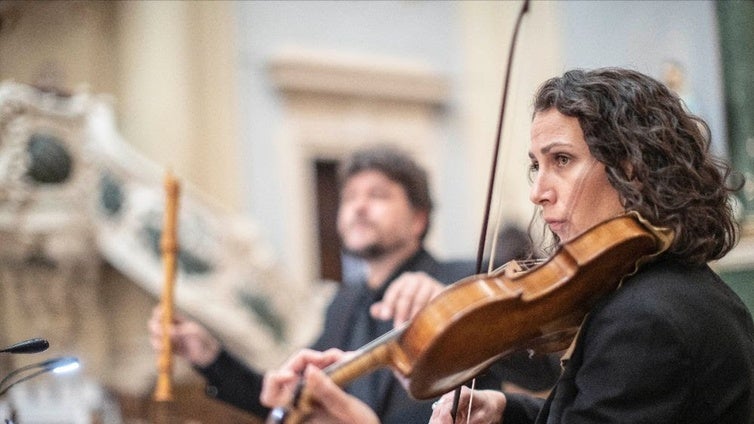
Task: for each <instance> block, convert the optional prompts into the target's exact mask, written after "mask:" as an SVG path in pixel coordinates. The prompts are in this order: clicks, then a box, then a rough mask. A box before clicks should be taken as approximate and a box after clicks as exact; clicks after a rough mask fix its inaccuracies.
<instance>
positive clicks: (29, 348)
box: [0, 338, 50, 353]
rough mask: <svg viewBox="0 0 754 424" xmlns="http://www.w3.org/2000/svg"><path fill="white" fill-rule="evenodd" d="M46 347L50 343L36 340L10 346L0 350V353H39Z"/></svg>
mask: <svg viewBox="0 0 754 424" xmlns="http://www.w3.org/2000/svg"><path fill="white" fill-rule="evenodd" d="M48 347H50V343H49V342H48V341H47V340H45V339H39V338H36V339H29V340H24V341H22V342H18V343H16V344H12V345H10V346H8V347H6V348H5V349H2V350H0V353H39V352H43V351H45V350H47V348H48Z"/></svg>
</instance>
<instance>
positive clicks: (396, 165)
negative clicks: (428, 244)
mask: <svg viewBox="0 0 754 424" xmlns="http://www.w3.org/2000/svg"><path fill="white" fill-rule="evenodd" d="M367 170H376V171H379V172H381V173H383V174H385V176H386V177H388V178H390V179H391V180H393V181H395V182H397V183H398V184H400V185H401V186H402V187H403V190H405V192H406V196H407V197H408V200H409V202H411V206H413V207H414V209H416V210H419V211H425V212H427V226H426V227H425V228H424V232H423V233H422V234H421V239H422V240H423V239H424V237H425V236H426V235H427V232H428V231H429V224H430V221H431V219H430V216H431V214H432V207H433V203H432V196H431V195H430V192H429V181H428V178H427V171H425V170H424V168H422V167H421V166H419V164H417V163H416V162H415V161H414V160H413V159H412V158H411V156H410V155H409V154H408V153H407V152H405V151H403V150H401V149H400V148H398V147H395V146H392V145H390V144H377V145H373V146H368V147H364V148H361V149H360V150H356V151H355V152H353V153H352V154H351V155H350V156H349V157H348V159H346V160H345V161H344V162H343V163H342V164H341V165H340V169H339V180H340V186H341V188H342V187H343V185H344V184H345V182H346V181H348V179H349V178H350V177H351V176H353V175H354V174H357V173H359V172H362V171H367Z"/></svg>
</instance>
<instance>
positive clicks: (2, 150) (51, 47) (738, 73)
mask: <svg viewBox="0 0 754 424" xmlns="http://www.w3.org/2000/svg"><path fill="white" fill-rule="evenodd" d="M521 6H522V2H519V1H513V0H511V1H473V0H468V1H437V2H432V1H409V0H404V1H103V2H92V1H75V0H71V1H0V287H2V292H1V293H2V294H1V295H0V296H1V297H2V300H1V302H2V303H0V307H1V308H2V309H1V310H0V343H2V344H3V345H8V344H10V343H13V342H15V341H18V340H22V339H25V338H31V337H44V338H47V339H49V341H50V345H51V347H50V349H49V353H45V355H47V354H49V355H50V356H59V355H64V354H65V355H69V354H70V355H76V356H78V357H79V358H81V360H82V368H81V370H80V371H79V372H78V374H76V375H73V376H66V377H62V376H61V377H51V376H50V377H44V378H40V379H38V381H34V382H29V383H28V384H25V385H23V386H21V385H19V386H18V387H17V388H14V390H12V391H10V392H9V395H8V396H7V397H6V398H4V399H0V415H2V412H3V408H6V410H10V409H12V410H15V411H16V417H17V421H18V422H20V423H24V422H26V423H28V422H76V423H78V422H82V423H86V422H108V423H109V422H112V423H119V422H151V421H154V417H153V416H152V415H153V414H154V413H155V408H154V405H153V404H152V402H151V401H150V399H151V392H152V390H153V386H154V381H155V375H156V358H155V356H154V354H153V353H152V351H151V348H150V347H149V344H148V339H147V334H146V321H147V319H148V317H149V315H150V313H151V309H152V307H153V306H154V305H155V304H156V303H157V302H158V301H159V299H160V295H161V291H162V289H163V284H164V281H163V271H162V265H161V261H160V255H161V252H160V249H159V243H158V240H159V237H160V235H161V228H162V213H163V210H164V204H165V197H164V196H165V195H164V190H163V178H164V175H165V174H166V172H168V171H170V172H172V173H173V174H174V175H175V176H176V177H177V179H178V181H179V182H180V184H181V189H182V190H181V197H180V218H179V243H180V252H179V253H180V255H179V266H178V277H177V280H176V282H175V290H176V306H177V307H178V308H180V309H181V310H183V311H184V312H186V313H188V314H190V315H193V316H195V317H196V318H198V319H200V320H201V321H203V322H205V323H206V324H207V325H209V326H210V327H211V328H213V329H214V330H215V331H216V332H218V333H219V334H220V335H221V336H222V337H223V339H224V340H225V341H226V342H227V343H228V344H229V346H231V347H232V348H233V349H234V350H235V351H237V352H239V353H240V354H241V355H242V356H243V357H244V359H246V360H247V361H248V362H249V363H251V364H254V365H256V366H259V367H263V368H264V367H270V366H275V365H277V364H279V363H280V362H281V361H282V360H283V359H284V358H285V357H286V356H287V355H288V354H289V353H290V352H291V351H292V350H294V349H295V348H296V347H299V346H302V345H305V344H307V342H308V341H309V340H310V339H311V337H313V336H314V335H316V333H317V331H318V325H319V319H320V315H321V314H320V312H321V309H322V307H323V305H325V304H326V302H327V300H328V297H329V295H330V294H331V293H332V290H333V288H334V286H335V285H336V284H338V282H340V281H343V280H344V279H347V277H348V276H347V273H348V271H349V269H348V268H347V267H344V264H343V263H342V258H341V256H340V250H339V244H338V240H337V236H336V234H335V230H334V216H335V215H334V214H335V210H334V208H333V206H334V204H335V202H336V200H337V198H336V197H333V196H334V195H335V186H334V184H335V170H336V168H337V164H338V162H339V161H340V160H341V159H342V158H343V157H344V156H345V155H347V154H348V153H349V152H350V150H352V149H353V148H356V147H358V146H362V145H366V144H372V143H378V142H388V143H392V144H396V145H399V146H402V147H404V148H405V149H407V150H409V151H410V152H412V153H413V154H415V155H416V157H417V159H418V160H419V161H420V162H421V163H422V164H423V165H425V166H426V167H427V169H428V170H429V173H430V178H431V184H432V192H433V195H434V197H435V201H436V204H437V208H436V212H435V214H434V216H433V223H432V226H431V233H430V234H429V237H428V247H429V248H430V250H431V251H433V252H434V253H435V254H436V255H437V256H438V257H440V258H443V259H473V258H475V257H476V254H477V253H476V250H477V243H478V240H479V238H480V234H479V232H480V231H481V228H482V220H483V218H484V217H483V213H484V203H485V195H486V194H485V192H486V190H487V184H488V183H487V181H488V174H489V169H490V166H491V161H492V152H493V146H494V142H495V140H494V139H495V134H496V132H497V124H498V115H499V110H500V103H501V94H502V86H503V78H504V76H505V69H506V66H507V60H508V51H509V48H510V44H511V38H512V34H513V27H514V23H515V20H516V16H517V15H518V13H519V10H520V9H521ZM752 23H754V3H752V2H748V1H740V2H739V1H726V2H713V1H610V2H595V1H568V2H560V1H533V2H531V4H530V9H529V11H528V13H527V14H526V16H525V17H524V19H523V23H522V27H521V30H520V33H519V36H518V42H517V44H516V50H515V56H514V59H513V63H512V68H511V69H512V73H511V76H510V81H511V82H510V84H511V85H510V89H509V90H510V92H509V98H508V107H507V110H506V116H505V125H504V127H503V132H502V133H503V136H502V140H503V145H502V148H501V156H500V161H499V164H498V175H497V184H496V190H495V201H494V203H493V205H494V206H493V217H492V220H493V221H494V222H497V223H500V224H499V225H500V226H492V228H491V229H490V230H489V231H490V233H491V234H494V233H495V232H496V231H498V230H499V228H502V226H504V225H509V226H516V227H520V228H526V227H527V226H528V224H529V220H530V218H531V215H532V208H531V206H530V204H529V201H528V188H529V185H528V182H527V178H526V169H527V164H528V158H527V155H526V149H527V145H528V125H529V121H530V117H531V108H530V102H531V96H532V95H533V92H534V91H535V89H536V87H537V86H538V85H539V84H541V83H542V82H543V81H544V80H545V79H547V78H549V77H552V76H555V75H559V74H561V73H562V72H564V71H565V70H567V69H571V68H576V67H579V68H594V67H602V66H621V67H629V68H633V69H636V70H639V71H641V72H644V73H647V74H649V75H651V76H654V77H656V78H657V79H660V80H662V81H664V82H665V83H666V84H668V85H669V86H670V87H671V88H673V89H674V90H676V91H677V92H678V93H679V94H680V95H681V96H682V97H683V98H684V100H685V101H686V103H687V106H688V107H689V108H690V109H691V110H692V111H693V112H695V113H696V114H698V115H700V116H702V117H703V118H705V119H706V120H707V122H708V123H709V124H710V127H711V129H712V133H713V139H712V142H713V149H714V150H715V152H716V153H717V154H719V155H720V156H723V157H725V158H727V159H729V160H730V161H731V162H732V164H733V165H734V168H735V169H736V171H737V173H736V175H735V176H734V178H736V179H737V180H743V181H745V185H744V190H742V191H741V193H740V196H739V197H738V198H737V199H736V205H737V213H738V216H739V217H740V223H741V225H742V228H743V230H744V231H743V237H742V240H741V242H740V243H739V245H738V247H737V248H736V249H735V250H734V251H733V252H732V253H730V254H729V255H728V256H727V257H726V258H724V259H723V260H721V261H720V262H719V263H716V264H714V266H715V267H716V268H717V269H718V271H719V272H721V274H722V275H723V277H724V278H725V280H726V281H727V282H728V283H729V284H730V285H731V286H733V288H734V289H735V290H736V291H737V292H738V293H739V294H741V296H742V297H743V298H744V300H745V301H746V302H747V304H748V305H749V307H750V308H754V183H752V181H754V178H753V177H754V175H752V174H754V114H752V113H751V109H750V107H751V104H752V98H754V81H753V79H754V72H752V70H753V69H754V33H753V32H751V31H750V28H751V25H752ZM344 277H345V278H344ZM38 356H39V358H37V359H40V360H41V359H43V356H40V355H38ZM30 361H31V359H29V357H20V356H6V357H0V369H2V370H3V374H6V373H8V372H10V370H12V369H14V368H17V367H19V366H22V365H24V364H25V363H28V362H30ZM175 365H176V370H175V371H176V372H175V378H176V385H177V387H178V391H179V396H178V401H179V402H182V403H183V407H182V408H181V409H182V411H183V412H182V413H183V415H184V417H188V418H185V420H184V421H191V420H193V421H192V422H246V421H249V420H250V419H249V418H248V417H246V416H244V415H243V414H240V413H238V412H237V411H232V410H229V409H227V408H226V407H224V406H222V405H218V404H216V403H214V402H212V401H210V400H209V399H206V398H205V397H204V395H203V393H202V384H201V381H199V380H198V378H197V377H196V376H195V374H194V373H193V372H192V370H191V369H190V368H188V367H187V366H185V364H181V363H180V362H178V363H176V364H175ZM53 395H54V396H53ZM41 411H46V414H47V415H45V414H44V413H42V412H41ZM51 411H52V412H51ZM55 411H57V412H55ZM56 414H57V415H56ZM61 416H64V417H67V418H65V419H64V420H62V421H59V420H58V421H56V420H57V419H58V418H60V417H61ZM150 416H152V418H150ZM51 417H57V418H51ZM218 417H224V418H218Z"/></svg>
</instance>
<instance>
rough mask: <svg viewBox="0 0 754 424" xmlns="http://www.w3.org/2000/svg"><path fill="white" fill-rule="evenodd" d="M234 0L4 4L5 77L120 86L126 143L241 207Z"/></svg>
mask: <svg viewBox="0 0 754 424" xmlns="http://www.w3.org/2000/svg"><path fill="white" fill-rule="evenodd" d="M231 11H232V3H230V2H175V1H148V2H141V1H133V2H132V1H125V2H90V1H66V2H46V1H45V2H23V1H19V2H3V4H2V8H1V9H0V13H2V19H3V20H2V27H1V28H0V57H2V61H0V79H2V80H7V79H12V80H15V81H18V82H23V83H29V84H33V83H39V82H40V81H41V82H43V83H45V84H52V85H54V86H56V87H58V88H59V89H62V90H64V91H69V92H70V91H76V90H81V89H86V90H89V91H90V92H92V93H95V94H111V95H112V98H113V101H114V102H115V110H116V113H117V115H118V125H119V126H120V129H121V132H122V135H123V137H124V139H125V140H126V141H128V142H129V143H131V144H133V145H134V146H135V147H136V148H137V149H138V150H140V151H141V152H142V153H144V154H145V155H146V156H147V157H149V158H151V159H152V160H154V161H155V162H156V163H157V164H159V165H162V166H165V167H169V168H171V169H173V171H174V172H175V173H176V174H177V175H178V177H179V178H182V179H185V180H186V181H190V182H191V183H192V184H194V185H195V186H196V187H197V188H198V189H199V190H200V191H202V192H205V193H209V194H211V197H212V198H213V199H214V200H215V201H216V202H218V203H219V204H221V205H224V206H226V207H228V208H229V209H235V208H237V207H238V205H239V202H240V200H239V198H240V194H239V189H238V184H239V181H238V179H239V176H238V173H237V169H238V168H237V166H235V165H236V163H235V161H236V160H237V153H236V143H237V140H238V137H237V131H238V125H237V119H238V118H237V108H236V97H235V96H236V91H237V90H236V87H235V76H234V63H233V58H234V57H235V50H234V49H235V43H234V35H233V25H230V24H228V23H229V22H232V20H233V17H232V16H231Z"/></svg>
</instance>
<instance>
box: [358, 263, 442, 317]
mask: <svg viewBox="0 0 754 424" xmlns="http://www.w3.org/2000/svg"><path fill="white" fill-rule="evenodd" d="M444 288H445V286H444V285H443V284H442V283H440V282H439V281H437V280H435V279H434V278H432V277H430V276H429V275H427V274H426V273H424V272H404V273H403V274H401V275H400V277H398V278H397V279H396V280H395V281H393V282H392V283H391V284H390V287H388V288H387V290H386V291H385V296H383V298H382V300H381V301H379V302H376V303H374V304H373V305H372V306H371V308H370V310H369V312H370V313H371V314H372V316H373V317H374V318H376V319H381V320H388V319H391V318H392V319H393V325H394V326H395V327H398V326H400V325H401V324H403V323H404V322H406V321H408V320H410V319H411V318H412V317H413V316H414V315H416V313H417V312H419V310H420V309H421V308H422V307H424V305H426V304H427V303H428V302H429V301H430V300H431V299H432V298H433V297H435V296H436V295H437V294H438V293H440V292H441V291H442V290H443V289H444Z"/></svg>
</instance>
